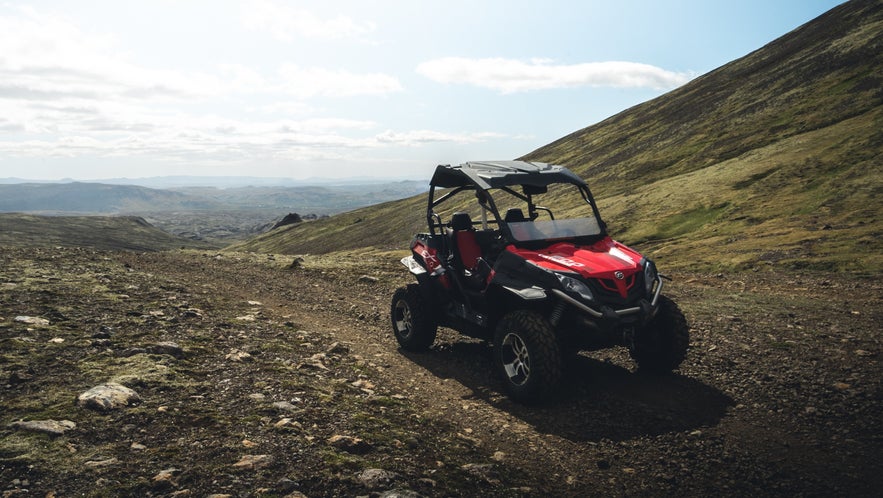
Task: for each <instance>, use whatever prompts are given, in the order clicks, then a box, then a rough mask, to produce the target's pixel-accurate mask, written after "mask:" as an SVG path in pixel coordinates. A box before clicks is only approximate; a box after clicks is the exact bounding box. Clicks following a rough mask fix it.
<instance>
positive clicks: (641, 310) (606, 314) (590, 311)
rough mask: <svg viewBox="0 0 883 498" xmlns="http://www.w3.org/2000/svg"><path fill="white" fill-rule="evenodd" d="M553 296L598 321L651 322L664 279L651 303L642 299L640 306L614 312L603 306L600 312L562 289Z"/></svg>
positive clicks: (659, 283) (657, 285) (660, 279)
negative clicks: (634, 320) (625, 320)
mask: <svg viewBox="0 0 883 498" xmlns="http://www.w3.org/2000/svg"><path fill="white" fill-rule="evenodd" d="M552 294H554V295H556V296H558V297H559V298H560V299H561V300H562V301H564V302H565V303H567V304H569V305H571V306H573V307H574V308H576V309H577V310H579V311H582V312H583V313H585V314H587V315H590V316H591V317H593V318H596V319H603V320H612V321H619V320H621V319H624V318H641V317H643V319H644V320H649V319H650V318H653V316H654V315H655V314H656V309H657V305H658V304H659V296H660V295H661V294H662V278H661V277H660V278H658V280H657V284H656V291H655V292H654V293H653V298H652V299H651V300H650V301H647V300H646V299H642V300H641V301H640V303H639V306H634V307H631V308H623V309H619V310H614V309H612V308H610V307H607V306H603V307H602V308H601V309H600V310H598V309H595V308H593V307H591V306H589V305H587V304H585V303H583V302H581V301H580V300H579V299H576V298H573V297H571V296H570V295H568V294H567V293H566V292H564V291H562V290H560V289H552ZM634 315H637V317H635V316H634Z"/></svg>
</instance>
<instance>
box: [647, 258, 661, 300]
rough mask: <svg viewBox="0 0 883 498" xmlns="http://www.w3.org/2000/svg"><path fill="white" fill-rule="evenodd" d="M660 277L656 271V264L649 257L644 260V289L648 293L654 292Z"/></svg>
mask: <svg viewBox="0 0 883 498" xmlns="http://www.w3.org/2000/svg"><path fill="white" fill-rule="evenodd" d="M658 278H659V276H658V274H657V273H656V265H655V264H653V262H652V261H650V260H649V259H647V260H644V290H645V291H646V293H647V294H651V293H653V289H654V288H655V287H656V286H655V284H656V280H657V279H658Z"/></svg>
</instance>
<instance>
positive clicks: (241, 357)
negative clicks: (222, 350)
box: [225, 349, 254, 362]
mask: <svg viewBox="0 0 883 498" xmlns="http://www.w3.org/2000/svg"><path fill="white" fill-rule="evenodd" d="M225 358H226V359H228V360H230V361H240V362H246V361H252V360H254V358H253V357H252V356H251V355H250V354H248V353H246V352H245V351H240V350H238V349H234V350H233V351H230V352H229V353H228V354H227V356H225Z"/></svg>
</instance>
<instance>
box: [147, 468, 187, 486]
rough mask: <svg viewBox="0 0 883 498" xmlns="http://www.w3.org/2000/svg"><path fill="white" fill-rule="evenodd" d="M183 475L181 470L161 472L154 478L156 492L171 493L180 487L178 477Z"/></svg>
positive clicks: (172, 469) (173, 469)
mask: <svg viewBox="0 0 883 498" xmlns="http://www.w3.org/2000/svg"><path fill="white" fill-rule="evenodd" d="M180 474H181V470H180V469H175V468H171V469H165V470H161V471H159V474H157V475H155V476H153V489H154V491H169V490H171V489H172V488H177V487H178V476H179V475H180Z"/></svg>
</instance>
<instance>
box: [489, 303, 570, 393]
mask: <svg viewBox="0 0 883 498" xmlns="http://www.w3.org/2000/svg"><path fill="white" fill-rule="evenodd" d="M562 363H563V360H562V357H561V350H560V349H559V346H558V340H557V338H556V337H555V332H554V330H553V329H552V326H551V325H550V324H549V322H548V321H547V320H546V319H545V318H543V317H542V315H540V314H538V313H535V312H533V311H527V310H518V311H513V312H511V313H509V314H508V315H506V316H504V317H503V319H502V320H501V321H500V323H499V325H498V326H497V330H496V333H495V335H494V365H495V366H496V368H497V371H498V372H499V374H500V378H501V379H502V380H503V384H504V385H505V389H506V392H507V393H508V394H509V397H510V398H511V399H512V400H514V401H517V402H520V403H526V404H531V403H538V402H540V401H543V400H545V399H547V398H548V397H549V396H550V395H552V394H553V393H554V392H555V391H556V390H557V388H558V385H559V383H560V381H561V370H562V366H561V365H562Z"/></svg>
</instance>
